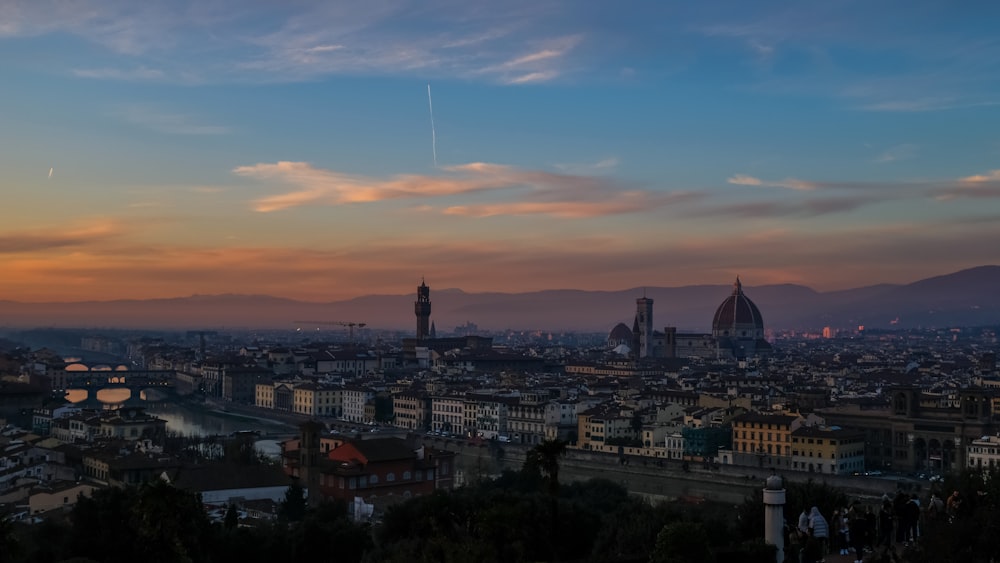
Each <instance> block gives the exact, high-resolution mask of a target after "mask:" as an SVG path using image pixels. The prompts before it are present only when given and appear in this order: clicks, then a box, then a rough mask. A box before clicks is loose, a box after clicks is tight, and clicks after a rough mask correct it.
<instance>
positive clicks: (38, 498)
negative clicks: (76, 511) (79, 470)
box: [28, 483, 96, 515]
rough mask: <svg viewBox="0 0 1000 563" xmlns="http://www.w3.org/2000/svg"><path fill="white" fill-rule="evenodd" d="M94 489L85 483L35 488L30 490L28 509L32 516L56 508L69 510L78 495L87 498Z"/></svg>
mask: <svg viewBox="0 0 1000 563" xmlns="http://www.w3.org/2000/svg"><path fill="white" fill-rule="evenodd" d="M95 488H96V487H94V486H93V485H88V484H85V483H63V484H61V485H57V486H54V487H44V486H42V487H35V488H33V489H31V493H30V496H29V497H28V507H29V509H30V511H31V514H32V515H35V514H41V513H43V512H48V511H50V510H55V509H57V508H62V509H63V510H69V509H70V508H72V507H73V506H74V505H75V504H76V501H77V499H78V498H79V497H80V495H83V496H85V497H89V496H90V495H91V494H92V493H93V492H94V489H95Z"/></svg>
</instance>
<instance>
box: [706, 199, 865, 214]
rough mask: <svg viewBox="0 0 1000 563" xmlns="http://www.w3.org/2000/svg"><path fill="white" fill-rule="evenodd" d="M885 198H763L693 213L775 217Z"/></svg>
mask: <svg viewBox="0 0 1000 563" xmlns="http://www.w3.org/2000/svg"><path fill="white" fill-rule="evenodd" d="M880 201H884V200H883V198H876V197H870V196H856V197H830V198H817V199H807V200H803V201H763V202H744V203H735V204H726V205H713V206H708V207H704V208H702V209H699V210H695V211H693V212H692V213H694V214H697V215H702V216H724V217H739V218H743V219H762V218H765V219H770V218H776V217H805V218H808V217H819V216H822V215H832V214H836V213H845V212H848V211H854V210H855V209H858V208H860V207H863V206H865V205H868V204H872V203H878V202H880Z"/></svg>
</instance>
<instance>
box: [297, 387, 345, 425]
mask: <svg viewBox="0 0 1000 563" xmlns="http://www.w3.org/2000/svg"><path fill="white" fill-rule="evenodd" d="M343 401H344V398H343V389H341V388H340V387H334V386H330V385H321V384H317V383H303V384H301V385H296V386H295V388H294V389H293V390H292V412H296V413H298V414H306V415H309V416H332V417H340V416H342V415H343V410H344V402H343Z"/></svg>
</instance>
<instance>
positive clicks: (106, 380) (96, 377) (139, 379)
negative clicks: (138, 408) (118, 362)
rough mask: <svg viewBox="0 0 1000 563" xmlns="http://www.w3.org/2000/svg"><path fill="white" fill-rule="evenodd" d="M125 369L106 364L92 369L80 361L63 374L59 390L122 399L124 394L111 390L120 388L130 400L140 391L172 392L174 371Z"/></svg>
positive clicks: (67, 367)
mask: <svg viewBox="0 0 1000 563" xmlns="http://www.w3.org/2000/svg"><path fill="white" fill-rule="evenodd" d="M124 368H125V366H118V368H117V369H112V368H111V366H107V365H105V364H99V365H95V366H88V365H86V364H83V363H79V362H78V363H74V364H70V365H68V366H66V369H65V371H63V372H62V373H61V374H59V376H61V378H62V381H61V382H59V383H60V385H59V387H58V388H61V389H66V390H68V391H69V392H70V393H72V394H73V395H74V396H76V397H81V396H82V394H83V393H86V396H87V397H98V395H99V394H102V393H103V394H104V395H105V396H108V397H111V396H114V397H119V396H121V393H114V392H112V391H111V390H117V389H122V390H128V393H127V395H128V397H133V396H138V394H137V393H136V391H146V390H148V389H159V390H162V391H171V390H173V388H174V381H175V372H174V370H137V371H130V370H128V369H124ZM106 390H107V391H106ZM108 393H111V395H108ZM70 400H75V399H70ZM104 400H110V399H104Z"/></svg>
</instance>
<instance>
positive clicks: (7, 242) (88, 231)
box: [0, 222, 123, 254]
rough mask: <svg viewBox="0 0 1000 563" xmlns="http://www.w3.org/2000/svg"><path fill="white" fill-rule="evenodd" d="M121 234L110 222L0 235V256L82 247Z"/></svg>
mask: <svg viewBox="0 0 1000 563" xmlns="http://www.w3.org/2000/svg"><path fill="white" fill-rule="evenodd" d="M122 233H123V230H122V228H121V227H120V226H119V225H117V224H115V223H112V222H99V223H94V224H92V225H87V226H83V227H77V228H71V229H63V230H58V229H52V230H49V229H46V230H26V231H17V232H6V233H0V254H18V253H37V252H45V251H49V250H55V249H62V248H67V247H84V246H88V245H90V244H93V243H95V242H100V241H106V240H108V239H112V238H115V237H118V236H120V235H121V234H122Z"/></svg>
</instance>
